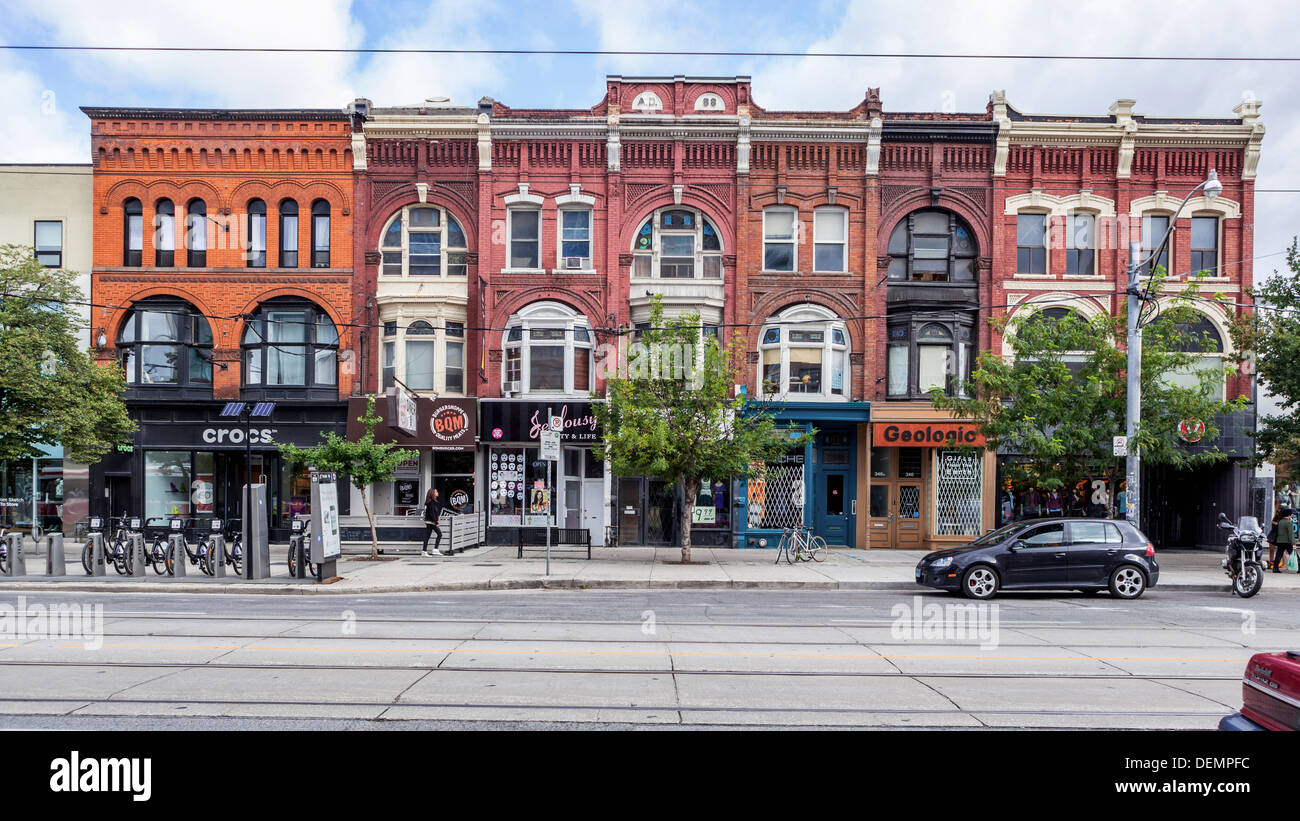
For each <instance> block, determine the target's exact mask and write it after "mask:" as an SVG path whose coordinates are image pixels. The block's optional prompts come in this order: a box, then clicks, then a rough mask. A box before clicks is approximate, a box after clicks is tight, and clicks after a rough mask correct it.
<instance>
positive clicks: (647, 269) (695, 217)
mask: <svg viewBox="0 0 1300 821" xmlns="http://www.w3.org/2000/svg"><path fill="white" fill-rule="evenodd" d="M632 277H633V278H634V279H635V278H647V277H658V278H660V279H719V280H720V279H722V238H721V237H720V236H719V235H718V230H717V229H716V228H715V227H714V226H713V223H711V222H709V219H708V217H705V216H704V215H703V214H702V213H700V212H699V211H696V210H694V209H689V208H661V209H659V210H657V211H655V212H654V213H653V214H651V215H650V217H649V218H647V219H646V221H645V222H643V223H642V224H641V227H640V228H639V229H638V230H637V232H636V236H635V237H634V238H633V240H632Z"/></svg>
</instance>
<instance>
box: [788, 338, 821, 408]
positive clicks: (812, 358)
mask: <svg viewBox="0 0 1300 821" xmlns="http://www.w3.org/2000/svg"><path fill="white" fill-rule="evenodd" d="M794 333H795V332H793V331H792V332H791V333H790V336H791V339H793V338H794ZM790 392H791V393H821V392H822V349H821V348H791V349H790Z"/></svg>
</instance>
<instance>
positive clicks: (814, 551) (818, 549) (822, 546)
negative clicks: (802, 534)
mask: <svg viewBox="0 0 1300 821" xmlns="http://www.w3.org/2000/svg"><path fill="white" fill-rule="evenodd" d="M808 555H810V556H812V560H813V561H815V562H824V561H826V540H825V539H823V538H822V537H821V536H813V537H812V538H811V539H809V540H808Z"/></svg>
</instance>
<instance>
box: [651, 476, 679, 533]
mask: <svg viewBox="0 0 1300 821" xmlns="http://www.w3.org/2000/svg"><path fill="white" fill-rule="evenodd" d="M673 491H674V487H673V486H672V485H670V484H668V483H666V482H664V481H661V480H659V479H649V480H647V481H646V516H645V522H646V528H645V544H648V545H670V544H672V543H673V532H674V525H675V524H676V522H677V517H676V511H677V504H676V502H677V499H676V494H675V493H674V492H673Z"/></svg>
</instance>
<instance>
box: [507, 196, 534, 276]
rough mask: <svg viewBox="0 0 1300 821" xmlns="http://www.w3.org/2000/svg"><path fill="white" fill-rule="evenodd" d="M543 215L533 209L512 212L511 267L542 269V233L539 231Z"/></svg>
mask: <svg viewBox="0 0 1300 821" xmlns="http://www.w3.org/2000/svg"><path fill="white" fill-rule="evenodd" d="M541 218H542V214H541V212H540V211H536V210H532V209H516V210H514V211H511V212H510V267H511V268H540V267H541V256H542V251H541V240H540V237H541V233H540V231H539V230H538V229H539V227H540V224H541Z"/></svg>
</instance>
